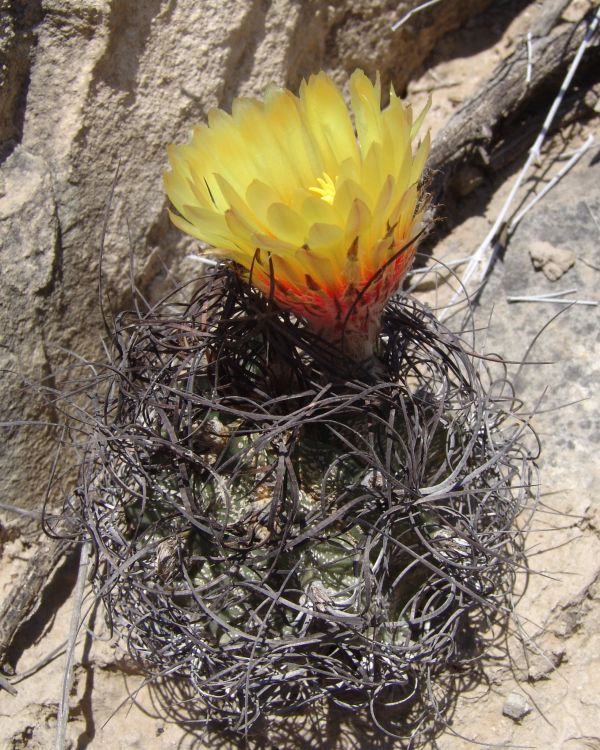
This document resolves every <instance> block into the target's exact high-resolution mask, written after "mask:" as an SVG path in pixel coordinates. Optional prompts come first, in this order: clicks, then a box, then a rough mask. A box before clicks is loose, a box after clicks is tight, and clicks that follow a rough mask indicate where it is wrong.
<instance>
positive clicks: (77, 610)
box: [54, 544, 89, 750]
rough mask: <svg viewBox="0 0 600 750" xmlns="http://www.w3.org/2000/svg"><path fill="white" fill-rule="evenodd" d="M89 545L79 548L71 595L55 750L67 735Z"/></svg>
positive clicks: (62, 744)
mask: <svg viewBox="0 0 600 750" xmlns="http://www.w3.org/2000/svg"><path fill="white" fill-rule="evenodd" d="M88 550H89V545H88V544H84V545H83V546H82V548H81V557H80V559H79V573H78V575H77V583H76V585H75V591H74V594H73V612H72V614H71V625H70V628H69V639H68V643H67V660H66V664H65V672H64V677H63V685H62V693H61V697H60V702H59V705H58V715H57V720H56V722H57V723H56V743H55V746H54V747H55V750H64V747H65V739H66V733H67V722H68V720H69V695H70V693H71V687H72V685H73V664H74V660H75V648H76V645H77V634H78V632H79V628H80V626H81V608H82V605H83V594H84V591H85V583H86V578H87V570H88V559H89V552H88Z"/></svg>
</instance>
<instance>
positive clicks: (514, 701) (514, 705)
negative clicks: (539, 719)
mask: <svg viewBox="0 0 600 750" xmlns="http://www.w3.org/2000/svg"><path fill="white" fill-rule="evenodd" d="M502 713H503V714H504V716H508V717H509V718H510V719H513V721H521V719H523V718H524V717H525V716H527V714H528V713H531V706H530V705H529V703H527V701H526V700H525V698H524V697H523V696H522V695H521V694H520V693H510V694H509V695H508V697H507V698H506V700H505V701H504V706H503V707H502Z"/></svg>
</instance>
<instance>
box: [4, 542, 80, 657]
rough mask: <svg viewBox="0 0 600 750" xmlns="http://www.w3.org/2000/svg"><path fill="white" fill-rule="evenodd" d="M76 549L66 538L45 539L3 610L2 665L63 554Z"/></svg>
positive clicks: (7, 599)
mask: <svg viewBox="0 0 600 750" xmlns="http://www.w3.org/2000/svg"><path fill="white" fill-rule="evenodd" d="M72 549H73V545H72V543H71V542H69V541H66V540H64V539H44V540H43V541H42V543H41V544H40V548H39V550H38V551H37V553H36V554H35V555H34V557H33V558H32V559H31V560H30V561H29V563H28V565H27V569H26V571H25V573H24V575H23V576H22V577H21V578H20V579H19V581H18V582H17V583H16V584H15V586H14V587H13V589H12V591H11V592H10V594H9V595H8V596H7V597H6V599H5V600H4V601H3V602H2V606H1V607H0V664H2V662H3V660H4V657H5V655H6V652H7V650H8V648H9V646H10V644H11V642H12V641H13V639H14V637H15V635H16V634H17V631H18V630H19V628H20V627H21V625H22V624H23V623H24V622H25V621H26V620H27V619H28V618H29V617H30V615H32V614H33V612H34V611H35V609H36V607H37V605H38V604H39V601H40V596H41V594H42V591H43V589H44V587H45V585H46V584H47V583H48V581H49V580H50V578H51V576H52V572H53V571H54V570H55V568H56V566H57V565H58V564H59V562H60V561H61V559H62V557H63V555H64V554H65V553H66V552H68V551H69V550H72Z"/></svg>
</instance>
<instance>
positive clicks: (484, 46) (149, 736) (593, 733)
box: [0, 2, 600, 750]
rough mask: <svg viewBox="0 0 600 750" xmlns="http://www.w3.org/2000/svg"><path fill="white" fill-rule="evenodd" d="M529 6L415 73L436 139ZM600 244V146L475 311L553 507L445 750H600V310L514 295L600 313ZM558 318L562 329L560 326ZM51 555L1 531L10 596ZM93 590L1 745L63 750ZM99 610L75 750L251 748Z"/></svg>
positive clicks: (279, 738)
mask: <svg viewBox="0 0 600 750" xmlns="http://www.w3.org/2000/svg"><path fill="white" fill-rule="evenodd" d="M499 5H500V4H499ZM516 5H518V4H513V6H516ZM521 5H522V6H523V8H522V9H521V12H516V10H515V8H514V7H512V8H511V9H510V12H509V10H506V12H505V13H504V15H502V13H500V12H499V11H497V10H496V11H494V10H492V11H488V13H489V14H490V15H487V16H486V15H485V14H484V16H482V17H479V19H477V18H475V19H474V20H472V21H470V22H469V23H466V24H465V25H464V26H463V28H461V29H460V30H458V31H457V32H455V33H453V34H449V35H447V36H446V37H444V40H443V42H441V43H440V44H439V45H438V46H437V47H436V48H435V50H434V51H433V52H431V53H430V55H429V56H428V57H426V59H425V60H424V62H423V64H422V67H421V68H420V69H419V70H418V71H417V72H416V74H415V78H414V80H413V81H412V82H411V84H410V85H409V95H412V96H413V97H414V98H415V99H417V100H418V99H419V98H420V97H423V96H426V95H427V93H429V92H430V91H431V92H432V93H433V96H434V105H433V111H432V116H431V122H432V128H433V131H434V136H435V133H436V132H438V131H439V129H440V128H441V127H442V126H443V124H444V123H445V122H446V120H447V118H448V116H449V115H450V114H451V113H452V111H453V110H454V109H455V107H456V105H457V103H458V102H460V101H462V100H463V99H464V98H465V97H467V96H469V95H470V94H471V93H472V92H473V91H474V90H476V88H477V84H478V81H480V80H481V79H482V78H484V77H485V76H486V75H487V74H489V72H490V71H491V70H492V68H493V67H494V65H495V64H496V63H497V62H498V61H499V60H500V59H502V58H503V57H506V56H507V55H508V54H509V53H510V51H511V50H512V49H514V48H515V46H516V45H519V44H523V43H524V35H525V34H526V32H527V28H528V24H529V23H530V19H531V13H532V12H533V10H532V7H531V6H528V7H525V4H524V3H521ZM587 7H589V3H587V4H586V3H580V2H575V3H574V4H572V5H571V7H570V9H569V11H568V12H569V13H571V14H574V15H576V14H580V15H581V14H582V12H583V11H584V10H585V9H586V8H587ZM121 52H122V54H125V53H124V51H123V50H121ZM596 102H597V98H596ZM592 104H593V103H592ZM596 106H598V105H596ZM598 109H600V106H598ZM599 123H600V118H599V117H598V116H596V117H595V118H594V117H591V118H588V119H587V120H586V122H585V123H584V124H580V123H577V122H575V123H572V124H571V125H570V126H569V127H565V128H563V129H562V130H561V131H560V133H558V134H555V135H554V136H553V137H552V139H551V140H550V141H549V146H548V148H547V149H546V150H545V152H544V157H543V159H542V160H541V163H540V166H539V167H538V168H537V170H536V171H535V173H534V174H535V178H536V180H535V181H534V180H530V181H528V182H527V183H526V184H525V187H524V190H523V191H522V194H521V197H522V196H524V195H525V194H526V193H527V191H528V190H529V189H530V188H532V187H533V186H535V187H536V188H537V189H538V190H539V189H540V186H541V185H542V184H543V183H544V181H545V180H547V179H548V173H550V174H552V173H555V172H556V171H557V169H559V168H560V166H561V165H562V164H563V163H564V159H563V156H564V154H565V153H567V154H569V153H571V152H572V151H573V150H574V149H575V148H576V147H578V146H579V145H580V144H581V143H582V142H583V141H584V140H585V138H587V137H588V136H589V135H595V136H596V139H598V138H599V137H600V127H599ZM516 136H517V134H516V133H515V137H516ZM561 159H562V161H561ZM521 163H522V160H520V161H519V162H515V163H512V164H511V165H509V166H508V167H506V168H504V169H503V170H502V171H501V172H499V173H497V174H491V175H487V176H486V177H485V180H484V182H483V183H480V184H479V185H478V187H477V189H476V190H474V191H471V192H468V191H467V194H466V195H465V196H464V198H461V201H460V212H459V214H460V215H459V216H458V218H457V220H456V221H455V222H454V223H455V226H454V227H453V229H452V231H450V232H447V233H444V232H442V238H441V240H440V242H439V243H438V244H437V245H436V247H435V248H434V255H435V257H437V258H443V259H444V260H449V259H452V258H457V257H464V256H465V255H469V254H470V253H472V252H473V250H474V249H475V247H477V245H478V244H479V243H480V242H481V240H482V239H483V237H484V236H485V235H486V233H487V231H488V229H489V226H490V225H491V223H492V222H493V220H494V219H495V218H496V216H497V215H498V213H499V211H500V210H501V207H502V204H503V202H504V200H505V199H506V196H507V194H508V192H509V190H510V188H511V186H512V184H513V183H514V180H515V177H516V172H517V170H518V168H519V167H520V165H521ZM40 179H42V178H40ZM518 204H519V202H518V201H517V203H516V205H518ZM156 213H157V214H158V208H157V209H156ZM161 221H162V219H160V220H158V219H157V222H161ZM599 247H600V157H599V152H598V147H597V145H596V146H595V147H593V148H592V149H590V150H589V151H588V152H587V153H586V154H585V155H584V156H583V158H582V159H581V160H580V161H579V163H578V164H577V166H576V167H575V168H574V169H573V170H571V171H570V172H569V173H568V174H567V175H566V176H565V177H564V178H563V179H562V180H561V181H560V182H559V184H558V185H556V186H555V187H554V188H553V189H552V190H551V191H550V192H549V193H548V195H547V196H546V197H545V198H544V199H543V200H542V201H541V202H540V203H539V204H537V206H535V207H534V208H533V209H532V210H531V212H530V213H528V214H527V216H526V217H525V218H524V219H523V220H522V222H521V223H520V224H519V226H518V227H517V228H516V230H515V231H514V233H513V234H512V236H511V237H510V239H509V241H508V242H507V244H506V247H505V248H504V249H503V252H502V253H501V254H500V255H499V257H498V258H497V260H496V262H495V264H494V266H493V269H492V272H491V274H490V278H489V280H488V282H487V284H486V286H485V288H484V289H483V292H482V294H481V297H480V303H479V305H478V306H477V308H476V311H475V322H476V328H477V344H478V348H479V350H480V351H482V352H484V353H492V352H495V353H500V354H501V355H502V356H503V357H505V358H506V359H507V360H510V361H513V362H515V363H523V362H525V364H523V365H522V366H521V365H519V364H514V365H509V370H510V371H511V373H512V377H513V378H514V380H515V383H516V387H517V390H518V393H519V395H520V397H522V398H523V400H524V402H525V403H526V404H527V405H529V407H531V408H532V409H535V414H534V416H533V420H532V424H533V426H534V428H535V430H536V431H537V434H538V435H539V436H540V439H541V442H542V445H543V451H542V454H541V457H540V459H539V462H538V463H539V467H540V475H541V491H540V493H541V494H540V499H539V505H538V507H537V508H536V510H535V514H534V516H533V518H532V520H531V530H530V532H529V535H528V537H527V542H526V549H527V561H528V570H527V571H525V570H524V571H523V573H522V574H521V576H520V578H519V582H518V587H517V590H516V591H515V594H514V603H515V610H514V614H513V616H512V617H511V619H510V626H509V632H508V633H507V634H506V636H505V637H504V638H503V639H501V640H499V641H497V642H496V644H495V646H494V649H493V650H492V652H491V653H490V654H489V656H488V658H486V659H485V661H484V665H483V671H482V672H481V673H480V674H478V676H477V678H476V679H472V680H471V681H470V682H469V683H468V684H467V685H465V686H464V687H463V689H462V690H461V691H460V692H459V693H457V695H456V696H455V698H454V699H453V701H452V706H451V710H450V712H449V713H448V715H446V716H445V722H446V723H447V726H446V728H445V729H441V731H440V733H439V735H438V736H437V737H436V738H435V739H431V740H430V741H428V745H427V747H431V748H432V750H433V748H435V747H439V748H440V750H459V749H461V748H465V747H469V746H473V747H484V748H491V747H506V748H509V747H527V748H533V749H534V750H546V748H550V749H554V748H556V749H557V750H590V749H592V750H593V749H594V748H600V699H599V698H598V696H599V695H600V505H599V503H598V499H597V492H596V487H597V486H598V482H599V480H600V476H599V474H600V462H599V461H598V458H597V454H596V450H597V446H598V442H599V440H600V419H599V416H598V415H599V414H600V401H599V396H598V387H597V385H598V382H600V337H599V334H598V331H599V330H600V329H599V323H600V318H599V315H600V312H599V310H600V308H599V307H597V306H591V305H583V304H576V305H573V306H571V307H567V306H561V305H559V304H557V303H543V302H537V303H536V302H512V303H511V302H509V301H507V297H510V296H513V297H521V296H526V295H527V296H531V295H539V294H548V293H550V294H552V293H556V292H560V291H564V290H569V289H573V290H575V291H572V292H569V293H568V294H567V295H565V296H566V297H567V298H568V299H576V300H579V301H584V300H591V301H600V296H599V294H598V284H597V281H598V275H599V274H600V252H599V250H598V248H599ZM429 263H430V264H431V261H429ZM536 266H540V267H539V268H537V267H536ZM183 267H185V266H183ZM457 270H458V272H460V267H458V269H457ZM431 278H432V277H431V276H430V277H427V279H424V278H423V277H422V276H420V275H415V276H413V277H412V280H411V281H412V282H413V283H414V285H415V292H414V293H415V294H416V295H418V296H419V297H420V298H421V299H423V300H424V301H426V302H428V303H429V304H431V305H432V306H433V307H435V306H438V307H439V308H440V309H442V308H443V306H444V305H445V304H446V303H447V301H448V299H449V297H450V291H449V289H450V285H451V283H452V281H451V279H449V278H447V277H445V276H438V277H437V281H436V283H435V284H432V283H431ZM156 283H157V284H159V282H158V281H157V282H156ZM160 283H163V281H160ZM159 285H160V284H159ZM559 310H562V314H561V315H559V316H558V317H556V313H557V312H559ZM447 323H448V324H449V325H450V326H458V325H459V317H458V316H454V317H450V318H449V319H448V320H447ZM19 481H21V479H19ZM38 484H39V482H38ZM18 486H22V484H20V485H18ZM3 501H6V502H7V503H8V502H10V503H11V504H13V505H18V506H20V507H25V508H26V509H28V510H29V512H31V513H34V514H35V513H36V511H37V510H39V506H38V507H36V503H35V502H34V501H33V500H30V501H29V502H21V496H20V495H19V493H14V492H12V493H8V494H6V495H5V496H4V497H3ZM36 540H37V524H36V523H35V520H34V521H33V522H32V524H30V525H29V526H27V527H23V525H22V524H19V525H16V524H15V521H14V517H13V516H12V515H10V514H7V515H6V518H5V520H3V523H2V525H1V526H0V545H1V546H0V554H1V561H2V565H1V566H0V595H1V596H0V598H3V599H4V598H5V597H6V596H8V595H10V592H12V591H14V588H13V587H14V586H15V585H17V586H18V585H19V581H20V580H21V577H22V575H23V572H24V570H25V568H26V566H27V563H28V561H29V560H30V559H31V558H34V557H35V555H36V554H37V546H36ZM76 577H77V565H76V563H75V562H74V561H73V560H71V561H67V562H66V563H65V564H64V565H63V566H62V567H60V568H59V569H58V570H57V571H56V572H55V574H54V576H53V579H52V581H51V582H50V584H49V585H48V586H47V587H46V589H45V592H44V596H43V599H42V600H41V602H40V605H39V607H38V609H37V612H36V613H35V614H34V615H33V616H32V618H31V619H30V620H29V622H28V623H27V627H26V628H24V629H23V630H22V632H20V633H19V635H18V637H17V640H16V641H15V642H14V643H13V644H12V646H11V650H10V656H11V660H10V661H11V664H12V666H13V667H14V669H15V673H16V674H15V675H10V674H9V672H10V670H9V672H6V670H5V674H7V678H8V680H9V682H10V683H11V685H12V688H13V689H14V691H16V694H12V693H11V692H8V691H7V690H0V747H1V748H7V750H20V749H21V748H29V749H30V750H42V749H43V748H50V747H54V743H55V734H56V721H57V706H58V702H59V697H60V693H61V690H62V680H63V675H64V671H65V654H64V643H65V640H66V637H67V634H68V631H69V628H70V626H71V612H72V609H73V589H74V586H75V579H76ZM82 612H83V617H82V621H83V624H82V625H81V626H80V630H79V639H78V646H77V650H76V653H75V667H74V682H73V686H72V690H71V694H70V701H69V703H70V714H69V723H68V732H67V742H66V745H65V747H69V748H77V749H80V748H86V747H90V748H111V750H129V749H130V748H140V749H141V748H144V749H146V748H181V750H184V749H188V748H190V749H191V748H198V749H200V748H203V747H215V746H217V747H222V748H230V747H231V748H233V747H235V746H236V745H235V744H234V743H232V742H230V741H229V740H227V739H223V738H218V737H214V736H213V737H207V736H205V735H203V734H202V733H198V732H196V731H195V730H194V729H193V727H190V726H185V725H184V724H183V723H177V722H175V721H169V720H167V719H166V718H164V717H165V711H164V709H163V707H162V706H161V703H160V700H161V699H160V696H159V695H158V694H157V693H156V692H153V691H152V690H151V689H149V688H148V687H147V686H145V682H144V677H143V675H140V674H138V673H137V672H136V671H135V669H134V668H133V667H132V665H131V664H130V663H129V662H128V660H127V659H126V658H125V657H124V656H123V655H122V654H121V652H120V651H118V650H117V651H115V649H114V648H113V644H112V643H111V642H110V639H109V637H108V634H107V632H106V628H105V625H104V619H103V613H102V610H101V608H99V607H97V606H96V604H95V603H94V601H93V598H92V597H91V594H90V593H89V592H88V593H87V594H86V597H85V599H84V605H83V610H82ZM471 743H474V744H472V745H471ZM378 744H380V743H379V740H378V739H377V738H375V739H374V738H373V735H372V734H371V735H369V739H368V740H367V739H364V738H363V737H361V736H360V733H358V734H356V733H353V732H351V731H349V730H346V729H343V726H342V725H340V726H337V725H336V726H334V725H331V726H329V731H328V736H321V737H320V738H316V737H315V736H311V735H310V732H306V731H305V733H304V734H303V733H301V732H300V733H298V734H297V735H293V733H292V734H288V735H286V733H285V731H284V730H283V729H282V730H281V731H279V732H277V731H273V732H272V733H271V735H270V739H269V740H265V742H264V744H262V745H261V746H262V747H265V748H266V747H273V748H276V747H277V748H279V747H290V748H301V747H306V748H309V747H311V748H313V747H323V748H334V747H335V748H338V747H339V748H354V747H363V748H367V747H373V746H377V745H378ZM382 746H383V745H382ZM390 747H391V745H390ZM398 747H401V744H398Z"/></svg>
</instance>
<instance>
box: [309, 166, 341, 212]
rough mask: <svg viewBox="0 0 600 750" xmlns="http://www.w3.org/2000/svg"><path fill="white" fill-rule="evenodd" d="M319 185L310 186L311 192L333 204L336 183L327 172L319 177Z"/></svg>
mask: <svg viewBox="0 0 600 750" xmlns="http://www.w3.org/2000/svg"><path fill="white" fill-rule="evenodd" d="M317 183H318V187H310V188H308V189H309V191H310V192H311V193H314V194H315V195H318V196H319V198H320V199H321V200H323V201H325V203H329V205H330V206H331V205H332V204H333V199H334V198H335V183H334V181H333V180H332V179H331V177H330V176H329V175H328V174H327V172H323V177H317Z"/></svg>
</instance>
